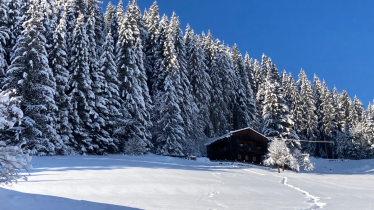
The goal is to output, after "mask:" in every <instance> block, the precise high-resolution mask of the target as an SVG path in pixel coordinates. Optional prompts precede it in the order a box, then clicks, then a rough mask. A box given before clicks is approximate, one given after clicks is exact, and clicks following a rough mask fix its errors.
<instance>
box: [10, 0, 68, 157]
mask: <svg viewBox="0 0 374 210" xmlns="http://www.w3.org/2000/svg"><path fill="white" fill-rule="evenodd" d="M39 3H40V2H38V1H34V2H33V4H32V5H30V9H29V10H28V15H29V16H30V19H29V20H27V21H26V22H24V24H23V27H24V28H25V30H23V31H22V36H20V37H19V39H18V41H17V43H16V45H15V47H14V49H15V52H14V55H13V57H12V64H11V65H10V66H9V69H8V72H7V79H6V84H5V87H6V88H8V89H11V88H14V89H15V90H16V92H15V93H14V94H15V95H17V96H18V97H20V98H21V99H20V100H21V110H22V111H23V113H24V117H23V118H22V123H21V124H22V126H23V130H22V132H21V134H20V135H21V137H19V138H18V139H20V140H23V141H25V142H26V145H24V149H29V150H30V151H31V153H32V154H35V155H54V154H55V148H56V147H57V148H58V149H60V148H62V147H63V143H62V142H61V141H59V139H58V138H56V135H57V133H56V130H55V125H54V122H55V115H54V113H55V112H56V110H57V107H56V104H55V100H54V93H55V88H56V83H55V80H54V78H53V73H52V71H51V69H50V67H49V65H48V58H47V52H46V39H45V37H44V35H43V33H42V32H43V31H44V30H45V28H44V27H43V24H42V23H43V15H42V10H41V8H40V7H39ZM17 143H19V142H12V144H17Z"/></svg>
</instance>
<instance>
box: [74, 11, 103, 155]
mask: <svg viewBox="0 0 374 210" xmlns="http://www.w3.org/2000/svg"><path fill="white" fill-rule="evenodd" d="M84 19H85V17H84V15H83V14H80V15H79V16H78V19H77V23H76V27H75V29H74V33H73V34H72V35H73V37H72V38H73V40H72V49H71V57H70V62H69V67H70V68H69V69H70V74H71V79H70V88H71V89H72V92H71V97H72V98H71V103H72V109H71V113H69V121H70V122H71V123H72V126H73V128H74V130H73V136H74V139H70V141H71V143H70V144H71V145H72V147H74V148H75V149H76V150H77V152H79V153H82V154H86V153H89V154H96V153H97V152H98V149H99V146H98V145H96V144H94V143H93V140H92V135H91V131H92V130H93V129H94V124H93V123H94V122H93V121H92V118H93V116H92V114H96V112H95V110H94V107H93V105H94V104H95V101H94V100H95V94H94V92H93V90H92V79H91V74H90V66H89V56H90V54H89V52H88V49H87V48H88V46H89V44H88V42H89V40H88V35H87V32H86V23H85V20H84Z"/></svg>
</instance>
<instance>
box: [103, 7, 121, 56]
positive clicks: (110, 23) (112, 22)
mask: <svg viewBox="0 0 374 210" xmlns="http://www.w3.org/2000/svg"><path fill="white" fill-rule="evenodd" d="M104 20H105V24H106V28H107V30H108V31H110V32H111V34H112V37H113V45H114V51H113V53H114V54H115V53H116V50H115V49H116V48H115V47H116V44H117V41H118V37H119V34H118V27H119V26H118V17H117V13H116V7H115V6H114V5H113V4H112V3H111V2H109V3H108V6H107V8H106V12H105V17H104Z"/></svg>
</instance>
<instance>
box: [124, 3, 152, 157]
mask: <svg viewBox="0 0 374 210" xmlns="http://www.w3.org/2000/svg"><path fill="white" fill-rule="evenodd" d="M117 49H118V54H117V68H118V73H119V77H120V81H122V84H121V86H120V92H121V97H122V100H123V101H124V103H123V105H122V106H123V107H125V108H126V109H127V110H128V112H129V114H130V115H131V118H132V124H131V127H130V128H129V130H128V132H127V136H126V139H125V141H126V142H125V144H124V150H125V153H126V154H130V155H143V154H146V153H147V152H148V151H149V150H150V149H151V148H152V147H153V145H152V143H151V141H150V140H151V134H150V128H151V126H152V122H151V120H150V113H149V111H150V110H148V109H147V108H149V107H150V106H151V105H150V103H151V100H150V96H149V92H148V88H147V77H146V73H145V69H144V65H143V46H142V40H141V37H140V32H139V27H138V25H137V19H136V8H135V7H134V5H133V4H131V3H129V5H128V7H127V11H126V13H125V15H124V21H123V23H122V25H121V27H120V29H119V42H118V45H117Z"/></svg>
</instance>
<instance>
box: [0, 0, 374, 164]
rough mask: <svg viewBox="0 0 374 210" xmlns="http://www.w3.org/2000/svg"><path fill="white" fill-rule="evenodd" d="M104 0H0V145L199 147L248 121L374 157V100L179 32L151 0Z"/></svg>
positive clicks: (57, 151) (134, 149)
mask: <svg viewBox="0 0 374 210" xmlns="http://www.w3.org/2000/svg"><path fill="white" fill-rule="evenodd" d="M100 4H101V2H99V1H97V0H54V1H53V0H52V1H47V0H1V1H0V89H1V97H0V99H1V101H0V138H1V139H0V143H1V145H20V146H21V147H22V149H23V151H27V152H29V153H30V154H31V155H36V156H51V155H70V154H87V155H107V154H119V153H121V154H127V155H144V154H147V153H155V154H157V155H163V156H185V155H196V156H203V155H205V154H206V151H205V150H206V149H205V146H204V143H206V142H207V141H209V139H212V138H215V137H219V136H222V135H224V134H226V133H228V132H229V131H233V130H238V129H242V128H246V127H252V128H254V129H255V130H257V131H258V132H260V133H262V134H263V135H265V136H267V137H274V138H282V139H290V141H288V142H291V144H292V145H293V146H294V147H298V148H299V149H301V150H302V151H303V152H305V153H309V154H310V155H311V156H314V157H322V158H349V159H366V158H374V104H369V105H368V108H367V109H365V107H364V105H363V104H362V102H361V101H360V100H359V99H358V98H357V97H354V100H353V101H352V99H351V98H350V96H349V95H348V93H347V92H346V91H345V90H343V91H342V92H338V91H337V89H336V88H333V89H332V88H331V87H328V86H327V85H326V83H325V81H324V80H321V79H319V78H318V77H317V75H314V79H313V81H309V80H308V78H307V74H306V72H305V71H304V70H302V69H301V71H300V74H299V75H297V77H294V76H293V75H291V74H290V73H287V72H286V71H284V72H283V73H280V72H279V70H278V69H277V67H276V65H275V63H274V62H273V60H272V59H271V58H269V57H267V56H266V55H265V54H263V55H262V59H261V60H257V59H253V58H251V57H250V55H248V53H246V54H244V53H243V52H244V51H242V52H241V51H240V50H239V47H238V46H237V45H234V46H227V45H226V44H225V43H224V42H223V41H220V40H219V39H216V38H214V37H213V35H212V34H211V32H210V31H208V32H207V33H206V34H205V33H202V34H196V33H195V32H194V30H193V29H192V28H191V27H190V26H188V25H187V27H186V29H183V30H182V29H181V27H182V26H181V25H180V21H179V17H178V16H177V14H175V13H173V14H171V17H168V16H166V15H163V16H161V15H160V14H159V8H158V5H157V3H156V2H154V3H153V5H151V6H150V8H149V9H147V10H145V11H144V12H142V11H141V10H140V9H139V7H138V5H137V0H133V1H132V2H129V3H128V4H127V6H125V5H123V2H122V1H120V2H119V4H118V5H117V6H114V5H112V4H111V3H109V4H108V5H107V7H106V12H105V13H104V12H103V10H102V8H101V5H100ZM183 27H184V26H183ZM242 53H243V54H242ZM313 141H315V142H313ZM322 141H323V142H326V141H328V142H331V143H323V142H322Z"/></svg>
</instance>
